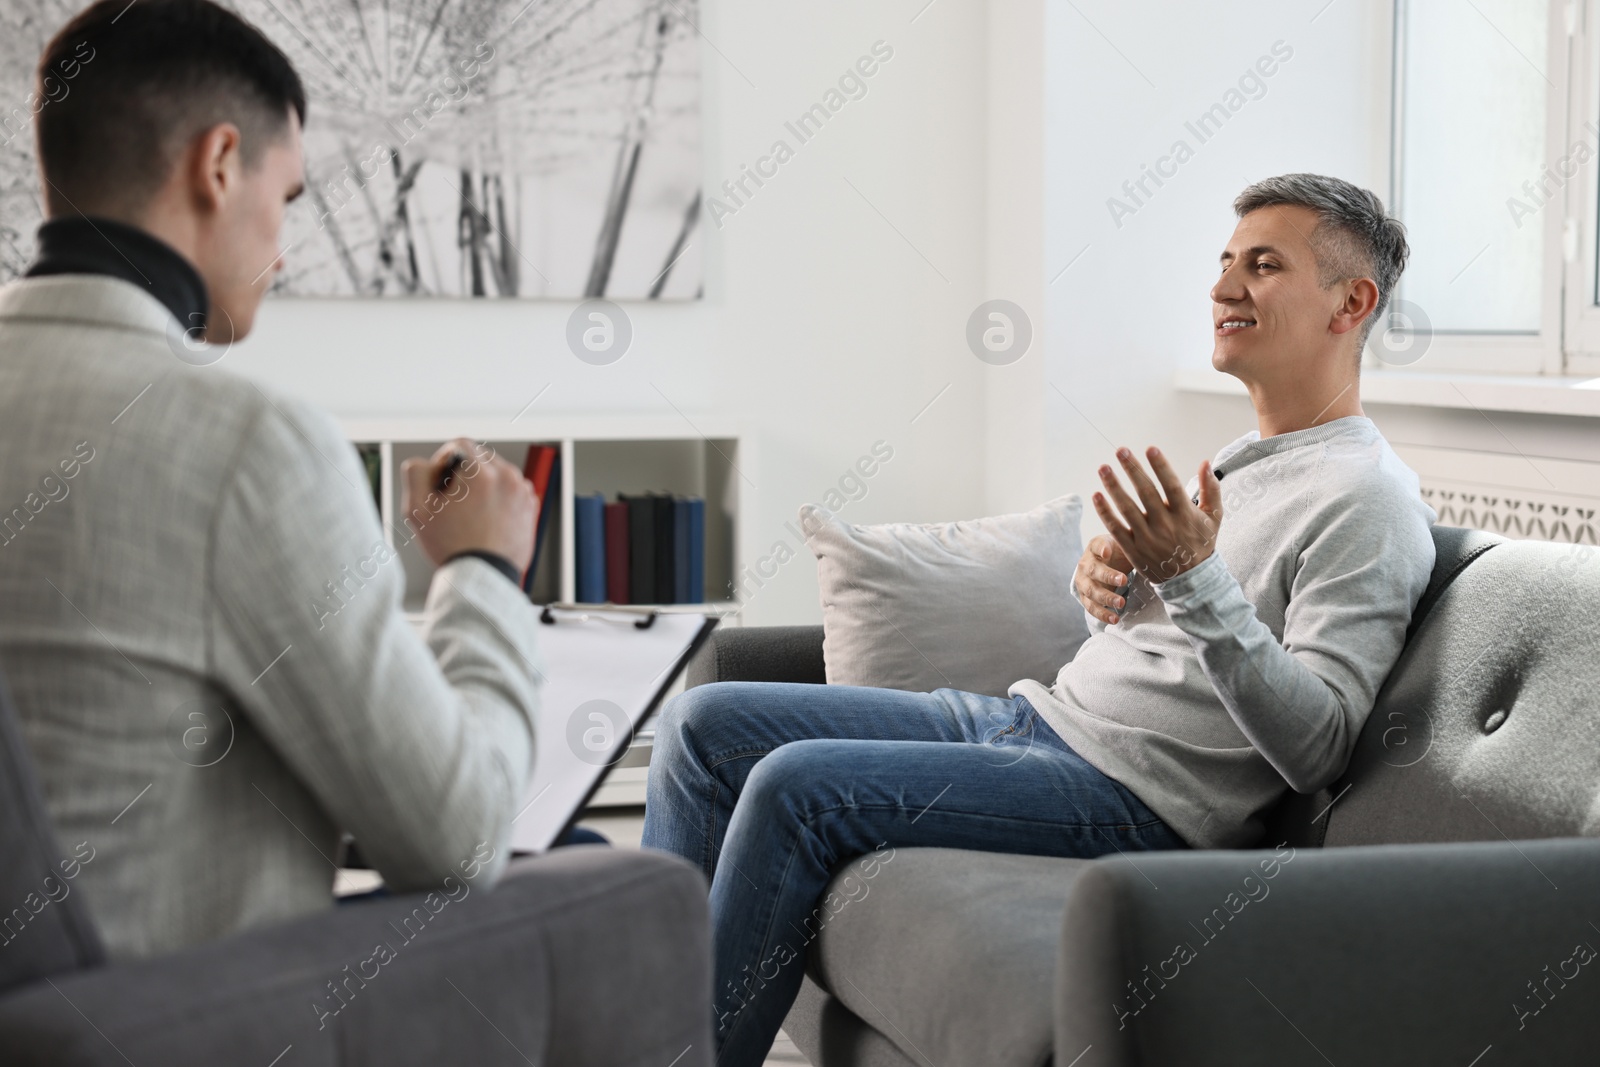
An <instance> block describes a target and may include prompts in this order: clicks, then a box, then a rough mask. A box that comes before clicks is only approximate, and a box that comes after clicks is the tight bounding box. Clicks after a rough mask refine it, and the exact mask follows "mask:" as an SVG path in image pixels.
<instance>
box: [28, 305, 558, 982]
mask: <svg viewBox="0 0 1600 1067" xmlns="http://www.w3.org/2000/svg"><path fill="white" fill-rule="evenodd" d="M169 330H171V331H173V332H172V333H170V334H169ZM176 331H177V327H176V323H175V320H173V319H172V317H171V315H170V314H169V313H168V311H167V310H166V308H165V307H164V306H163V305H162V304H160V303H159V302H158V301H157V300H155V299H154V298H153V297H151V296H150V295H148V294H147V293H145V292H144V291H143V290H141V289H140V288H139V287H138V286H136V285H132V284H130V283H128V282H124V281H120V280H117V279H113V278H105V277H97V276H88V275H82V276H77V275H61V276H54V277H43V278H32V279H24V280H22V281H18V282H15V283H13V284H11V285H8V286H6V287H4V288H3V289H0V447H3V457H4V462H3V463H0V668H3V670H4V672H5V675H6V677H7V679H8V681H9V683H10V686H11V689H12V692H13V695H14V697H15V699H16V704H17V707H18V710H19V712H20V715H21V718H22V723H23V729H24V732H25V736H26V738H27V741H28V742H29V745H30V746H31V748H32V750H33V754H34V756H35V758H36V759H37V761H38V763H39V768H40V771H41V775H42V778H43V783H44V788H45V792H46V794H47V798H48V803H49V809H50V814H51V817H52V818H53V820H54V822H55V826H56V829H57V832H58V834H59V836H60V838H61V840H62V847H63V848H64V849H65V850H66V851H68V852H74V850H78V851H77V853H76V854H77V855H79V856H83V855H92V858H91V859H90V860H89V861H88V862H84V863H83V864H82V867H81V871H80V873H79V875H78V877H77V878H76V879H75V880H74V881H73V882H72V883H71V885H72V888H73V889H75V890H78V891H81V892H83V893H84V894H86V897H85V899H86V901H87V903H88V905H89V907H90V909H91V912H92V914H93V915H94V916H95V918H96V920H97V921H98V923H99V925H100V928H101V930H102V932H103V934H104V936H105V939H106V942H107V944H108V946H109V947H110V950H111V952H112V953H113V955H116V956H119V957H135V956H143V955H148V954H153V953H158V952H165V951H168V950H171V949H175V948H178V947H181V946H184V945H189V944H193V943H195V942H198V941H204V940H207V939H210V938H215V937H218V936H220V935H223V934H227V933H230V932H233V931H236V930H240V929H242V928H245V927H249V926H254V925H257V924H260V923H265V922H271V921H275V920H280V919H286V918H289V917H291V916H295V915H300V914H304V913H306V912H310V911H313V910H315V909H318V908H325V907H328V906H330V904H331V901H332V885H333V878H334V871H335V860H336V859H337V855H336V851H335V850H336V848H337V845H338V842H339V837H340V832H341V831H349V832H351V833H353V834H355V836H356V838H357V839H358V840H359V841H360V843H361V848H362V852H363V854H364V855H365V856H366V858H367V859H368V860H369V861H370V862H371V863H372V864H373V866H375V867H376V868H377V869H378V870H379V871H380V872H381V873H382V874H383V876H384V878H385V880H386V881H387V882H388V883H389V884H390V885H391V886H394V887H396V888H399V889H403V890H412V889H422V888H426V887H432V886H439V885H441V884H448V883H445V879H446V878H447V877H448V876H451V875H454V877H455V878H456V879H458V880H459V879H465V878H473V877H476V878H478V879H483V881H479V882H475V883H474V884H479V885H483V884H488V881H489V880H492V879H493V878H494V877H496V876H497V875H498V873H499V870H500V868H501V867H502V866H503V864H504V863H505V860H506V858H507V855H508V848H507V837H508V834H509V832H510V824H511V822H512V819H513V818H514V816H515V815H516V813H517V809H518V807H519V806H520V801H521V798H522V796H523V792H524V789H525V787H526V783H527V778H528V774H529V771H530V768H531V767H532V755H533V737H532V729H533V726H532V724H533V721H534V713H535V710H536V707H537V701H538V697H539V681H540V679H541V678H542V675H541V673H540V671H541V665H540V662H539V658H538V651H537V649H536V647H535V639H536V633H537V613H536V612H535V610H534V608H533V606H532V605H531V604H530V603H529V601H528V600H527V598H526V597H525V596H524V595H523V594H522V593H521V592H520V591H519V590H518V589H517V588H516V587H515V586H514V585H513V584H512V583H510V582H508V581H506V579H505V577H504V576H503V575H502V574H500V573H499V572H497V571H496V570H495V569H494V568H493V567H492V566H491V565H489V564H488V563H485V562H483V561H481V560H478V559H474V558H464V559H459V560H455V561H453V562H451V563H450V564H448V565H447V566H445V567H443V568H441V569H440V570H439V571H438V572H437V574H436V575H435V576H434V579H433V584H432V586H431V587H430V589H429V592H428V599H427V622H426V624H425V626H424V628H423V632H422V635H421V636H419V635H418V633H417V632H416V630H415V629H414V628H413V627H412V625H411V624H410V623H408V622H407V621H406V618H405V616H404V615H403V614H402V612H401V608H400V604H401V597H402V594H403V590H404V576H403V575H402V573H401V570H400V563H399V560H398V559H397V558H396V557H395V556H394V554H393V552H392V550H390V549H388V548H387V547H386V545H385V540H384V531H383V530H382V528H381V526H380V521H379V518H378V513H377V509H376V508H375V507H374V505H373V500H372V495H371V490H370V488H369V485H368V482H367V479H366V475H365V472H364V470H363V467H362V465H361V462H360V459H359V457H358V455H357V453H356V450H355V448H354V447H353V446H352V445H351V444H350V442H348V441H347V440H345V438H344V436H343V435H342V434H341V433H340V431H339V428H338V427H337V426H336V425H335V423H334V422H333V420H332V419H331V418H329V417H328V416H327V415H325V414H323V413H321V412H319V411H317V410H315V409H313V408H311V407H309V406H307V405H305V404H302V403H299V402H297V401H295V400H292V399H290V398H288V397H285V396H282V395H278V394H276V393H274V392H272V391H270V390H266V389H262V388H261V387H259V386H257V385H254V384H252V383H251V382H249V381H247V380H246V379H244V378H242V377H239V376H237V375H234V374H232V373H230V372H228V371H226V370H224V369H222V367H221V366H220V365H212V366H205V367H198V366H192V365H190V364H189V363H187V362H185V361H183V360H180V359H179V358H177V357H176V356H175V355H174V348H173V347H172V346H171V345H170V344H169V340H168V338H169V336H175V335H176ZM179 348H180V350H181V345H180V346H179ZM394 534H395V538H396V541H397V542H398V541H401V540H404V539H407V538H409V537H410V536H411V533H410V531H409V530H407V529H405V528H403V527H402V528H399V529H397V530H396V531H394ZM5 907H7V908H9V907H10V903H9V902H7V903H6V904H5Z"/></svg>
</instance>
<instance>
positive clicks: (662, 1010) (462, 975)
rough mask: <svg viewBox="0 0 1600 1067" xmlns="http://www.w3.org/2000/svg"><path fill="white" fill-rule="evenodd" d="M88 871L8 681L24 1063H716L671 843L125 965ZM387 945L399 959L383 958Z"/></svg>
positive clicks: (686, 881)
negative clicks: (78, 877) (380, 948)
mask: <svg viewBox="0 0 1600 1067" xmlns="http://www.w3.org/2000/svg"><path fill="white" fill-rule="evenodd" d="M79 858H82V857H79ZM73 863H74V858H73V857H66V856H63V854H62V853H61V851H60V850H59V849H58V848H57V847H56V842H55V841H54V839H53V834H52V831H51V828H50V825H49V823H48V820H47V819H46V817H45V814H44V806H43V803H42V798H41V795H40V793H39V789H38V784H37V780H36V775H35V773H34V770H33V767H32V763H31V760H30V757H29V755H28V753H27V751H26V750H25V748H24V746H23V743H22V741H21V737H20V731H19V730H18V728H17V724H16V721H15V718H14V715H13V712H12V709H11V706H10V703H9V700H8V698H7V697H6V694H5V692H4V686H3V685H0V1063H3V1064H5V1065H6V1067H69V1065H70V1067H80V1065H83V1067H87V1065H91V1064H93V1065H108V1067H109V1065H116V1067H124V1065H126V1064H130V1063H132V1064H137V1065H138V1067H153V1065H156V1064H161V1065H165V1067H188V1065H195V1067H200V1065H206V1067H211V1065H214V1064H239V1065H250V1067H334V1065H338V1067H380V1065H384V1067H398V1065H416V1067H437V1065H450V1064H472V1065H474V1067H476V1065H489V1067H499V1065H504V1067H525V1065H526V1064H530V1063H533V1064H539V1065H540V1067H544V1065H545V1064H572V1065H582V1064H595V1065H606V1067H612V1065H615V1067H623V1065H626V1067H668V1065H669V1064H671V1065H673V1067H690V1065H693V1067H706V1065H709V1064H710V1063H711V1060H712V1056H711V1051H712V1048H711V973H710V948H709V934H708V927H707V914H706V884H705V879H704V878H703V877H702V876H701V875H700V873H699V871H697V870H695V869H694V868H693V867H691V866H690V865H689V864H686V863H683V862H681V861H679V860H677V859H676V858H674V857H670V856H667V855H665V854H662V853H640V852H633V851H627V852H624V851H621V850H613V849H608V848H604V847H599V846H576V847H571V848H565V849H558V850H556V851H555V852H552V853H550V854H549V855H547V856H544V857H541V858H538V859H531V860H519V861H514V862H513V864H512V866H511V868H510V869H509V870H508V872H507V874H506V875H505V877H504V878H503V879H502V881H501V882H500V884H499V885H498V886H496V887H495V888H494V889H493V890H483V891H478V890H473V891H470V892H469V893H468V894H467V895H466V896H464V897H463V896H458V897H457V898H456V900H455V902H452V903H448V904H447V905H439V904H438V900H439V899H440V898H437V897H436V898H435V902H434V903H435V908H426V909H425V910H421V917H420V918H418V917H417V915H416V913H417V912H418V911H419V909H424V908H425V906H424V904H423V898H424V896H425V895H424V894H416V895H409V896H395V897H390V898H387V899H377V900H373V901H370V902H367V903H361V904H350V905H343V906H340V907H338V908H334V909H332V910H330V911H328V912H326V913H323V914H319V915H316V916H313V917H310V918H306V919H301V920H298V921H295V922H291V923H287V924H283V925H279V926H272V927H266V928H262V929H258V930H254V931H250V932H248V933H244V934H240V935H237V936H234V937H230V938H225V939H223V940H220V941H217V942H214V943H211V944H207V945H203V946H199V947H197V948H193V949H190V950H187V951H184V952H179V953H175V954H173V955H170V956H165V957H161V958H156V959H150V960H145V961H140V962H124V963H110V962H108V961H107V959H106V955H105V952H104V950H103V948H102V946H101V944H100V941H99V938H98V936H97V935H96V933H95V926H94V921H93V917H92V916H91V915H90V914H89V912H88V909H87V908H86V907H85V906H84V901H83V896H82V894H81V893H78V892H76V891H74V890H73V887H72V881H71V878H72V877H73V876H74V875H75V873H76V869H75V867H74V866H73ZM63 864H65V866H63ZM458 892H459V891H458ZM435 910H436V913H433V912H435ZM408 920H409V922H408ZM402 926H404V927H405V929H406V933H405V934H404V935H402V934H401V933H400V932H399V931H400V930H401V927H402ZM411 938H414V940H410V939H411ZM380 943H381V944H388V945H390V946H391V949H392V950H393V953H394V955H393V958H391V959H389V960H387V961H382V962H381V963H380V964H376V965H373V966H371V967H370V968H369V967H368V966H367V964H366V962H364V961H370V960H371V959H372V958H373V957H374V952H375V946H376V945H378V944H380ZM396 945H398V948H395V947H394V946H396ZM363 974H364V975H365V977H364V978H363ZM335 986H337V987H338V990H337V991H335ZM336 996H337V997H338V999H337V1000H336V999H334V998H335V997H336ZM340 1004H342V1005H343V1007H341V1008H339V1009H338V1010H337V1012H336V1013H334V1012H330V1011H329V1008H330V1007H331V1006H336V1005H340Z"/></svg>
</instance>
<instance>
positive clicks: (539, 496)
mask: <svg viewBox="0 0 1600 1067" xmlns="http://www.w3.org/2000/svg"><path fill="white" fill-rule="evenodd" d="M560 459H561V449H560V448H558V447H557V446H555V445H529V446H528V458H527V460H526V461H525V462H524V463H523V466H522V474H523V477H525V478H527V479H528V481H530V482H532V483H533V495H534V499H536V500H538V502H539V517H538V519H537V520H536V525H535V526H534V531H533V561H532V562H531V563H529V564H528V572H527V573H526V574H524V575H523V576H522V590H523V592H527V591H529V590H530V589H532V588H533V576H534V574H535V572H537V571H538V569H539V554H540V552H541V550H542V549H543V548H544V542H545V538H546V535H547V533H548V532H549V529H550V513H551V512H552V511H554V510H555V509H554V508H553V507H550V504H551V502H552V501H555V500H558V499H560V496H561V463H560Z"/></svg>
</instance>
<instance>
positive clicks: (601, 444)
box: [341, 414, 751, 807]
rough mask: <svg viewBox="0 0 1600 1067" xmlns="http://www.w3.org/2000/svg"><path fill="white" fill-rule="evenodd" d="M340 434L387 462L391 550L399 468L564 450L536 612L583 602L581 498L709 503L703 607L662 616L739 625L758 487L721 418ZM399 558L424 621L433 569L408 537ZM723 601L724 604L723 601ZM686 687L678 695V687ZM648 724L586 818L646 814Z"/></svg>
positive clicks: (550, 421)
mask: <svg viewBox="0 0 1600 1067" xmlns="http://www.w3.org/2000/svg"><path fill="white" fill-rule="evenodd" d="M341 426H342V428H343V429H344V432H345V435H346V436H347V437H348V438H349V439H350V440H351V441H352V442H353V443H355V444H357V445H376V446H377V448H378V455H379V457H380V468H379V490H378V512H379V515H380V517H381V518H382V521H383V528H384V534H385V537H386V538H387V539H388V541H389V543H390V545H391V546H394V545H396V536H397V534H401V535H403V534H404V527H403V525H402V519H403V511H402V507H401V495H402V493H401V490H402V484H401V481H400V478H399V469H400V464H401V463H403V462H404V461H405V459H406V458H407V457H408V456H424V457H425V456H430V455H432V454H433V453H434V452H435V451H436V450H437V449H438V448H439V446H440V445H442V444H443V443H444V442H446V441H450V440H453V439H455V438H457V437H466V438H469V439H472V440H476V441H482V442H485V443H487V444H489V445H490V446H492V447H493V448H494V450H495V452H496V453H497V454H499V455H500V456H503V457H504V458H505V459H507V460H508V461H510V462H511V463H513V464H515V465H516V466H517V468H518V469H521V468H522V466H523V463H524V461H525V459H526V457H527V451H528V447H529V446H530V445H534V444H551V445H556V446H558V447H559V448H560V455H559V462H560V464H561V480H560V485H559V486H558V491H557V493H556V494H554V496H553V498H552V499H551V500H550V501H547V502H546V505H545V506H546V507H553V508H554V509H555V510H554V511H553V512H552V514H551V517H550V521H552V522H555V523H557V524H558V525H557V526H556V527H555V528H552V529H551V530H548V531H547V532H546V535H545V536H546V543H545V545H544V548H543V549H542V551H541V553H540V560H539V565H538V567H537V568H536V569H535V574H534V580H533V588H532V590H531V592H530V597H531V599H533V600H534V601H535V602H536V603H545V602H548V601H550V600H561V601H568V602H570V601H572V600H574V599H575V598H576V594H577V567H576V561H577V555H576V551H575V549H576V541H577V539H576V528H575V523H574V519H573V516H574V508H573V500H574V498H575V497H576V496H577V495H578V494H582V493H594V492H601V493H604V494H605V495H606V498H607V500H608V501H609V500H615V499H616V495H617V494H618V493H625V494H636V493H645V492H658V493H672V494H675V495H681V496H699V497H702V498H704V500H705V502H706V531H705V589H706V596H707V599H706V602H705V603H703V604H697V605H683V604H673V605H662V607H663V608H664V610H679V611H684V610H704V611H708V612H715V613H717V614H720V615H722V616H723V621H722V625H724V626H727V625H738V624H739V603H738V601H737V600H736V599H734V598H733V592H732V590H733V588H734V576H735V575H736V574H738V573H739V568H740V565H741V561H740V537H741V531H742V530H744V529H745V528H746V527H745V524H744V523H743V522H741V513H742V508H743V507H744V506H745V503H746V498H745V495H744V494H743V493H741V491H740V487H741V485H749V484H751V483H750V481H749V477H750V470H749V467H750V460H751V456H750V449H749V447H748V445H747V443H746V438H745V436H744V435H743V434H742V433H741V432H740V429H739V427H737V426H735V425H732V424H729V423H727V422H725V421H720V420H717V419H714V418H700V417H695V418H693V419H692V420H691V419H690V418H687V417H685V418H678V417H671V418H668V417H661V416H619V415H593V416H580V415H562V416H558V417H551V418H545V417H540V416H535V415H532V414H530V415H527V416H524V417H523V418H520V419H517V420H503V419H485V418H470V417H463V418H427V419H360V418H355V419H344V420H342V421H341ZM401 540H402V542H404V543H401V544H400V545H399V546H398V548H397V554H398V556H399V558H400V561H401V565H402V566H403V567H404V569H405V574H406V594H405V609H406V612H407V614H408V615H409V616H411V618H412V620H413V622H416V621H418V620H419V618H420V612H421V609H422V605H423V602H424V599H425V598H426V596H427V590H428V584H429V582H431V581H432V578H433V572H434V569H435V568H434V566H433V564H432V563H430V562H429V561H428V560H427V559H426V558H425V557H424V556H423V554H422V553H421V551H420V550H419V549H418V547H417V546H416V544H415V543H410V539H409V538H407V537H404V536H402V537H401ZM719 592H720V593H723V594H725V595H724V596H721V597H719V596H718V595H717V594H718V593H719ZM682 684H683V683H682V680H681V679H680V680H679V681H678V683H677V685H676V686H675V690H676V689H679V688H681V686H682ZM652 726H653V723H650V722H647V723H646V724H645V726H644V728H642V730H641V734H642V736H641V737H640V738H638V739H636V740H635V742H634V744H633V745H632V746H631V748H630V750H629V752H628V754H627V755H626V756H624V757H623V759H622V761H621V763H620V764H619V765H618V766H617V767H616V768H615V769H613V770H612V772H611V774H610V776H609V777H608V778H607V779H606V783H605V785H603V786H602V787H601V789H600V791H599V793H598V794H597V795H596V796H595V798H594V800H593V801H592V802H591V804H590V806H591V807H611V806H618V805H634V804H643V803H644V783H645V774H646V772H647V770H648V765H649V760H650V743H649V731H650V728H651V727H652Z"/></svg>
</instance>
